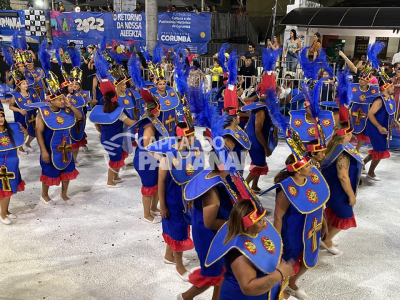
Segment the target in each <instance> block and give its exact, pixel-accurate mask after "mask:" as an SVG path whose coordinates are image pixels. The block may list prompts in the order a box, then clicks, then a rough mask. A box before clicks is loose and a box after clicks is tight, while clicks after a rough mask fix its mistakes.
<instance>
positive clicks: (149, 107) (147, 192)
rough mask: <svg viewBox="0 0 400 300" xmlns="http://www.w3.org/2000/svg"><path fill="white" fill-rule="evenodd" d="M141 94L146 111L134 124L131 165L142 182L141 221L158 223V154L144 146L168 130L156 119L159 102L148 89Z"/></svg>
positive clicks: (166, 135) (165, 133) (159, 218)
mask: <svg viewBox="0 0 400 300" xmlns="http://www.w3.org/2000/svg"><path fill="white" fill-rule="evenodd" d="M141 95H142V97H143V99H144V101H145V102H146V112H145V114H144V115H143V116H142V117H141V118H140V120H139V121H137V122H136V124H135V125H134V126H135V128H137V130H138V139H137V141H138V143H137V148H136V151H135V156H134V158H133V165H134V167H135V170H136V171H137V172H138V174H139V176H140V179H141V182H142V202H143V213H144V216H143V221H144V222H148V223H153V224H156V223H160V222H161V217H160V212H159V210H158V208H157V204H158V160H159V159H160V158H161V157H160V155H158V154H156V153H155V154H153V153H151V152H149V151H147V150H146V147H147V146H148V145H149V144H150V143H152V142H156V141H158V140H159V139H160V138H162V137H164V138H165V137H168V131H167V129H166V128H165V127H164V126H163V124H162V123H161V121H160V120H159V119H158V117H159V115H160V104H159V103H158V101H157V100H156V99H155V98H153V96H152V94H151V93H150V92H149V90H145V89H142V90H141Z"/></svg>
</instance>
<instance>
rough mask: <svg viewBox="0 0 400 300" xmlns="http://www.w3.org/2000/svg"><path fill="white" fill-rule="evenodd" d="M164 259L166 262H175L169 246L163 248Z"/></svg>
mask: <svg viewBox="0 0 400 300" xmlns="http://www.w3.org/2000/svg"><path fill="white" fill-rule="evenodd" d="M164 258H165V259H166V260H169V261H173V262H175V258H174V252H173V251H172V248H171V246H169V245H167V247H166V248H165V255H164Z"/></svg>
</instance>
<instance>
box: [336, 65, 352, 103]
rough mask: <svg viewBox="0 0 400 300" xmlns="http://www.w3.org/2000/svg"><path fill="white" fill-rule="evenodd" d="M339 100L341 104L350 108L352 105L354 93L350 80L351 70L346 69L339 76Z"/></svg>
mask: <svg viewBox="0 0 400 300" xmlns="http://www.w3.org/2000/svg"><path fill="white" fill-rule="evenodd" d="M338 82H339V86H338V94H337V95H338V98H339V104H340V105H343V106H346V107H348V106H349V105H350V101H351V97H352V92H351V82H350V78H349V69H347V68H346V69H344V70H343V71H342V72H340V73H339V76H338Z"/></svg>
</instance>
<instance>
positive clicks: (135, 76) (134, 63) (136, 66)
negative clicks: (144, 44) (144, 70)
mask: <svg viewBox="0 0 400 300" xmlns="http://www.w3.org/2000/svg"><path fill="white" fill-rule="evenodd" d="M140 66H141V62H140V58H139V57H137V58H136V57H135V54H132V55H131V57H130V58H129V61H128V71H129V74H131V76H132V80H133V82H134V84H135V85H136V86H137V87H138V88H140V89H142V88H145V87H146V84H145V83H144V80H143V77H142V74H141V72H140Z"/></svg>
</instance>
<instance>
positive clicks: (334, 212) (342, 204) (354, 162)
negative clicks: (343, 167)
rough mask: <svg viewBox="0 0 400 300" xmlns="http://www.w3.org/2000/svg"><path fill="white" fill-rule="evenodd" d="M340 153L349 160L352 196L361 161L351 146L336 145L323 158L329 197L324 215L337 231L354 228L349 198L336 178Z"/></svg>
mask: <svg viewBox="0 0 400 300" xmlns="http://www.w3.org/2000/svg"><path fill="white" fill-rule="evenodd" d="M342 153H345V155H347V156H348V157H349V158H350V168H349V178H350V182H351V187H352V189H353V191H354V194H355V193H356V192H357V187H358V184H359V182H360V176H361V170H362V167H363V165H364V164H363V160H362V158H361V156H360V154H359V153H358V151H357V150H356V149H354V148H353V146H352V145H351V144H349V143H348V144H347V145H342V144H340V145H338V146H336V148H335V149H334V150H333V152H332V154H331V155H329V156H328V157H326V158H325V160H324V162H323V164H322V174H324V177H325V179H326V181H327V182H328V184H329V187H330V190H331V197H330V199H329V201H328V203H327V205H326V209H325V214H326V217H327V219H328V222H329V224H330V225H331V226H333V227H336V228H339V229H349V228H351V227H356V220H355V218H354V213H353V207H352V206H351V205H350V204H349V197H348V196H347V194H346V192H345V191H344V189H343V187H342V184H341V182H340V180H339V178H338V173H337V167H336V160H337V158H338V157H339V155H341V154H342Z"/></svg>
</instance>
